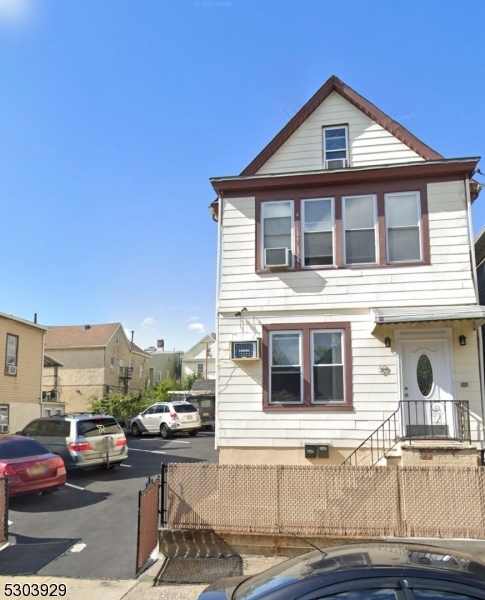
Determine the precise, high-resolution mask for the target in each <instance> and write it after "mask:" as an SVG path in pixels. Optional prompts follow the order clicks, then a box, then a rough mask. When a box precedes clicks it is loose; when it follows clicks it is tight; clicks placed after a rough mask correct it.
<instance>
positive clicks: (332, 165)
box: [325, 158, 347, 170]
mask: <svg viewBox="0 0 485 600" xmlns="http://www.w3.org/2000/svg"><path fill="white" fill-rule="evenodd" d="M345 167H347V159H345V158H336V159H334V160H326V161H325V168H326V169H329V170H333V169H345Z"/></svg>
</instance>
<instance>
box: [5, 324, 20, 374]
mask: <svg viewBox="0 0 485 600" xmlns="http://www.w3.org/2000/svg"><path fill="white" fill-rule="evenodd" d="M9 336H10V337H14V338H16V339H17V343H16V345H15V365H14V366H15V367H17V372H18V363H19V336H18V335H15V333H7V335H6V337H5V375H7V376H8V377H17V373H15V375H12V374H10V373H9V372H8V367H9V366H10V365H8V364H7V349H8V338H9Z"/></svg>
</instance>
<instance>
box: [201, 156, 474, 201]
mask: <svg viewBox="0 0 485 600" xmlns="http://www.w3.org/2000/svg"><path fill="white" fill-rule="evenodd" d="M479 160H480V157H466V158H452V159H440V160H436V161H419V162H416V161H414V162H409V163H401V164H395V163H394V164H387V165H372V166H365V167H351V168H346V169H338V170H335V171H328V170H323V169H322V170H318V171H315V170H313V171H305V172H292V173H275V174H265V175H245V176H241V175H239V176H229V177H213V178H211V179H210V182H211V184H212V187H213V188H214V190H215V191H216V192H217V193H221V192H223V193H227V192H235V191H240V190H245V191H251V190H259V189H268V188H278V187H288V186H291V185H298V186H306V185H325V184H338V183H343V184H345V183H349V182H353V183H356V182H359V181H366V182H368V181H378V180H384V179H394V178H410V177H413V178H415V177H434V176H440V175H443V176H449V175H456V176H461V177H463V178H465V177H471V176H472V175H473V173H474V172H475V169H476V166H477V163H478V161H479Z"/></svg>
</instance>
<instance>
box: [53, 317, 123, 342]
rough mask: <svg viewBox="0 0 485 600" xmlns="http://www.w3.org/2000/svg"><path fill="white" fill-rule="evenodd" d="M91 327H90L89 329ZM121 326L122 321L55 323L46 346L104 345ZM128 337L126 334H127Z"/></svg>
mask: <svg viewBox="0 0 485 600" xmlns="http://www.w3.org/2000/svg"><path fill="white" fill-rule="evenodd" d="M87 327H89V329H87ZM118 328H121V330H122V331H123V333H124V330H123V327H121V323H106V324H103V325H89V326H88V325H58V326H56V325H54V326H53V327H51V328H50V330H49V331H48V332H47V334H46V337H45V347H46V348H88V347H98V348H99V347H104V346H107V345H108V342H109V341H110V339H111V338H112V336H113V335H114V333H115V331H116V330H117V329H118ZM125 338H126V335H125Z"/></svg>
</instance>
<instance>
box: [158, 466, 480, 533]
mask: <svg viewBox="0 0 485 600" xmlns="http://www.w3.org/2000/svg"><path fill="white" fill-rule="evenodd" d="M165 522H166V525H167V527H169V528H173V529H177V528H179V529H180V528H182V529H183V528H188V529H213V530H215V531H219V532H232V533H261V534H265V533H270V534H275V533H282V532H285V531H287V532H291V533H294V534H298V535H328V536H353V537H358V536H367V537H379V536H387V535H389V536H402V535H406V536H415V537H426V536H430V537H468V538H483V537H485V469H483V468H481V467H343V466H328V467H321V466H297V465H216V464H186V463H183V464H182V463H170V464H169V465H168V469H167V502H166V519H164V523H165Z"/></svg>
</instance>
